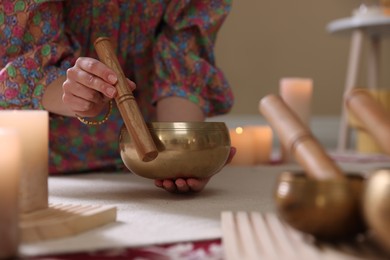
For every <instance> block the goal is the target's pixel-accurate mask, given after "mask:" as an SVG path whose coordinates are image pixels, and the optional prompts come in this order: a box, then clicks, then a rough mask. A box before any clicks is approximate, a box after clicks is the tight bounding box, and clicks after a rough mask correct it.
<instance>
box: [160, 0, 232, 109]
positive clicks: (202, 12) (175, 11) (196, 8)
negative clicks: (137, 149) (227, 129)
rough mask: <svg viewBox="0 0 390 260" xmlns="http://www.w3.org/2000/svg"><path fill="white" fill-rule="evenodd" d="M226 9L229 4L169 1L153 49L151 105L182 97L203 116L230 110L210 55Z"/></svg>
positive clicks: (227, 90) (228, 92) (223, 82)
mask: <svg viewBox="0 0 390 260" xmlns="http://www.w3.org/2000/svg"><path fill="white" fill-rule="evenodd" d="M230 7H231V1H229V0H202V1H200V0H194V1H191V0H174V1H170V3H169V4H168V7H167V10H166V13H165V15H164V19H163V22H162V24H161V25H160V26H161V30H160V31H159V35H158V38H157V43H156V45H155V49H154V60H155V69H156V74H155V77H156V78H155V84H154V100H155V101H156V100H158V99H159V98H163V97H167V96H180V97H185V98H187V99H189V100H191V101H193V102H194V103H197V104H198V105H199V106H200V107H201V108H202V109H203V111H204V113H205V115H206V116H212V115H217V114H222V113H226V112H228V111H229V110H230V108H231V107H232V105H233V97H232V92H231V89H230V88H229V85H228V83H227V81H226V79H225V77H224V75H223V73H222V72H221V70H219V69H218V68H217V67H216V66H215V58H214V54H213V48H214V44H215V38H216V33H217V31H218V30H219V28H220V26H221V24H222V22H223V21H224V19H225V18H226V16H227V14H228V12H229V11H230Z"/></svg>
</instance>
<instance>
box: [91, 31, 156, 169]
mask: <svg viewBox="0 0 390 260" xmlns="http://www.w3.org/2000/svg"><path fill="white" fill-rule="evenodd" d="M94 44H95V49H96V52H97V54H98V56H99V59H100V60H101V61H102V62H103V63H104V64H106V65H107V66H108V67H110V68H111V69H112V70H114V71H115V73H116V74H117V76H118V82H117V84H116V85H115V87H116V89H117V91H118V95H117V96H116V97H115V101H116V104H117V106H118V108H119V112H120V113H121V115H122V118H123V121H124V123H125V126H126V128H127V131H128V132H129V134H130V136H131V138H132V139H133V140H134V143H135V146H136V150H137V153H138V155H139V157H140V159H141V160H142V161H144V162H148V161H152V160H154V159H155V158H156V157H157V155H158V151H157V148H156V145H155V143H154V141H153V139H152V136H151V134H150V132H149V130H148V128H147V126H146V124H145V121H144V119H143V117H142V114H141V112H140V110H139V108H138V105H137V102H136V100H135V98H134V96H133V93H132V91H131V90H130V88H129V86H128V83H127V79H126V76H125V74H124V73H123V71H122V68H121V66H120V64H119V61H118V59H117V57H116V55H115V52H114V50H113V47H112V45H111V42H110V40H109V39H108V38H105V37H100V38H98V39H97V40H96V41H95V43H94Z"/></svg>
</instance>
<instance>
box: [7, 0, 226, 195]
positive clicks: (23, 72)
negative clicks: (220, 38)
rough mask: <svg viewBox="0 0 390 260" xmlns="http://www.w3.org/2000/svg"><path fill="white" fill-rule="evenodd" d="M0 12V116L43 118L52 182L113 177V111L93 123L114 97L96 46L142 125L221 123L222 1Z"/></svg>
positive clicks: (177, 185)
mask: <svg viewBox="0 0 390 260" xmlns="http://www.w3.org/2000/svg"><path fill="white" fill-rule="evenodd" d="M2 2H3V4H2V6H1V7H2V10H1V13H0V28H1V31H0V33H1V34H0V36H1V38H0V41H1V42H0V54H1V62H0V68H1V70H0V109H45V110H47V111H49V112H50V167H49V169H50V173H52V174H60V173H68V172H85V171H97V170H111V169H118V168H121V167H123V165H122V161H121V158H120V156H119V153H118V133H119V130H120V127H121V126H122V124H123V122H122V119H121V116H120V114H119V112H118V110H117V108H116V107H115V106H114V107H113V109H112V113H111V114H110V115H109V116H108V115H107V116H106V118H105V119H107V121H106V122H104V123H101V121H100V123H101V124H98V123H96V124H94V123H93V122H99V120H102V119H101V115H102V114H105V113H106V112H105V111H106V110H107V109H108V103H109V101H110V100H111V99H112V98H114V97H115V95H116V93H117V92H116V89H115V87H114V85H115V83H116V81H117V76H116V74H115V73H114V72H113V71H112V70H110V69H109V68H108V67H107V66H105V65H104V64H103V63H101V62H100V61H98V60H97V56H96V53H95V51H94V47H93V42H94V40H95V39H97V38H98V37H100V36H105V37H109V38H110V39H111V41H112V43H113V44H114V46H115V50H116V53H117V57H118V59H119V61H120V64H121V66H122V68H123V70H124V73H125V75H126V76H127V77H128V78H129V79H131V80H129V86H130V87H131V88H132V89H133V90H134V95H135V97H136V99H137V102H138V106H139V107H140V109H141V112H142V114H143V116H144V117H145V120H146V121H203V120H204V119H205V117H207V116H213V115H217V114H223V113H227V112H228V111H229V110H230V108H231V106H232V104H233V96H232V92H231V89H230V87H229V85H228V83H227V81H226V79H225V77H224V75H223V73H222V72H221V71H220V70H219V69H218V68H217V67H215V64H214V63H215V61H214V54H213V47H214V43H215V38H216V34H217V31H218V30H219V28H220V26H221V25H222V22H223V21H224V19H225V17H226V15H227V14H228V12H229V10H230V7H231V6H230V5H231V3H230V1H226V0H207V1H206V0H205V1H199V0H193V1H191V0H172V1H168V0H153V1H152V0H149V1H145V0H132V1H130V0H127V1H125V0H116V1H110V0H107V1H105V0H99V1H78V0H68V1H60V0H30V1H28V0H19V1H10V0H5V1H2ZM99 116H100V117H99ZM94 117H97V118H94ZM81 121H82V122H81ZM104 121H105V120H104ZM83 122H84V123H83ZM86 122H92V123H90V124H85V123H86ZM207 181H208V179H202V180H198V179H192V178H189V179H177V180H156V181H155V184H156V186H158V187H162V188H164V189H166V190H168V191H171V192H188V191H200V190H202V189H203V188H204V186H205V185H206V183H207Z"/></svg>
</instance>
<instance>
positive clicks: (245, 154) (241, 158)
mask: <svg viewBox="0 0 390 260" xmlns="http://www.w3.org/2000/svg"><path fill="white" fill-rule="evenodd" d="M230 140H231V145H232V146H233V147H235V148H236V149H237V151H236V154H235V155H234V157H233V159H232V161H231V164H232V165H255V164H262V163H268V162H269V161H270V155H271V149H272V130H271V128H270V127H269V126H246V127H237V128H236V129H231V130H230Z"/></svg>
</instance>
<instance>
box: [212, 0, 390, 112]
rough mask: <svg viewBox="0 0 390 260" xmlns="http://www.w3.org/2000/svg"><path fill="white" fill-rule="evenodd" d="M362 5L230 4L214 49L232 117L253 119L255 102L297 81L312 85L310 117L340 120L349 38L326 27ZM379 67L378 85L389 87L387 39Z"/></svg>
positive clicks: (305, 0) (250, 0) (337, 0)
mask: <svg viewBox="0 0 390 260" xmlns="http://www.w3.org/2000/svg"><path fill="white" fill-rule="evenodd" d="M360 2H361V1H356V0H326V1H313V0H293V1H291V0H283V1H275V0H271V1H269V0H263V1H261V0H235V1H233V9H232V12H231V13H230V15H229V17H228V18H227V20H226V22H225V24H224V25H223V28H222V30H221V31H220V33H219V37H218V40H217V46H216V56H217V63H218V65H219V66H220V67H221V68H222V69H223V70H224V72H225V74H226V76H227V78H228V80H229V82H230V83H231V85H232V88H233V91H234V93H235V97H236V103H235V106H234V108H233V111H232V113H233V114H257V113H258V110H257V104H258V101H259V100H260V99H261V97H263V96H264V95H267V94H269V93H277V92H278V83H279V79H280V78H282V77H292V76H297V77H310V78H312V79H313V81H314V93H313V105H312V108H313V114H314V115H338V114H339V113H340V107H341V96H342V90H343V88H344V82H345V73H346V65H347V58H348V51H349V43H350V38H349V37H347V36H346V37H343V36H336V35H331V34H329V33H328V32H327V31H326V25H327V24H328V23H329V22H330V21H332V20H334V19H338V18H343V17H346V16H349V15H350V14H351V13H352V10H353V9H355V8H356V7H358V5H359V4H360ZM382 63H384V65H383V66H382V74H381V80H380V85H386V84H387V85H389V86H390V78H389V76H390V73H388V72H387V71H389V70H390V39H389V40H385V41H383V44H382ZM386 64H387V65H386ZM364 65H365V64H364V60H363V62H362V66H361V72H362V73H360V80H359V83H360V84H362V85H364V79H365V78H364V76H363V75H365V71H366V70H365V69H366V68H365V67H364ZM386 74H389V75H386ZM386 82H387V83H386Z"/></svg>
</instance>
